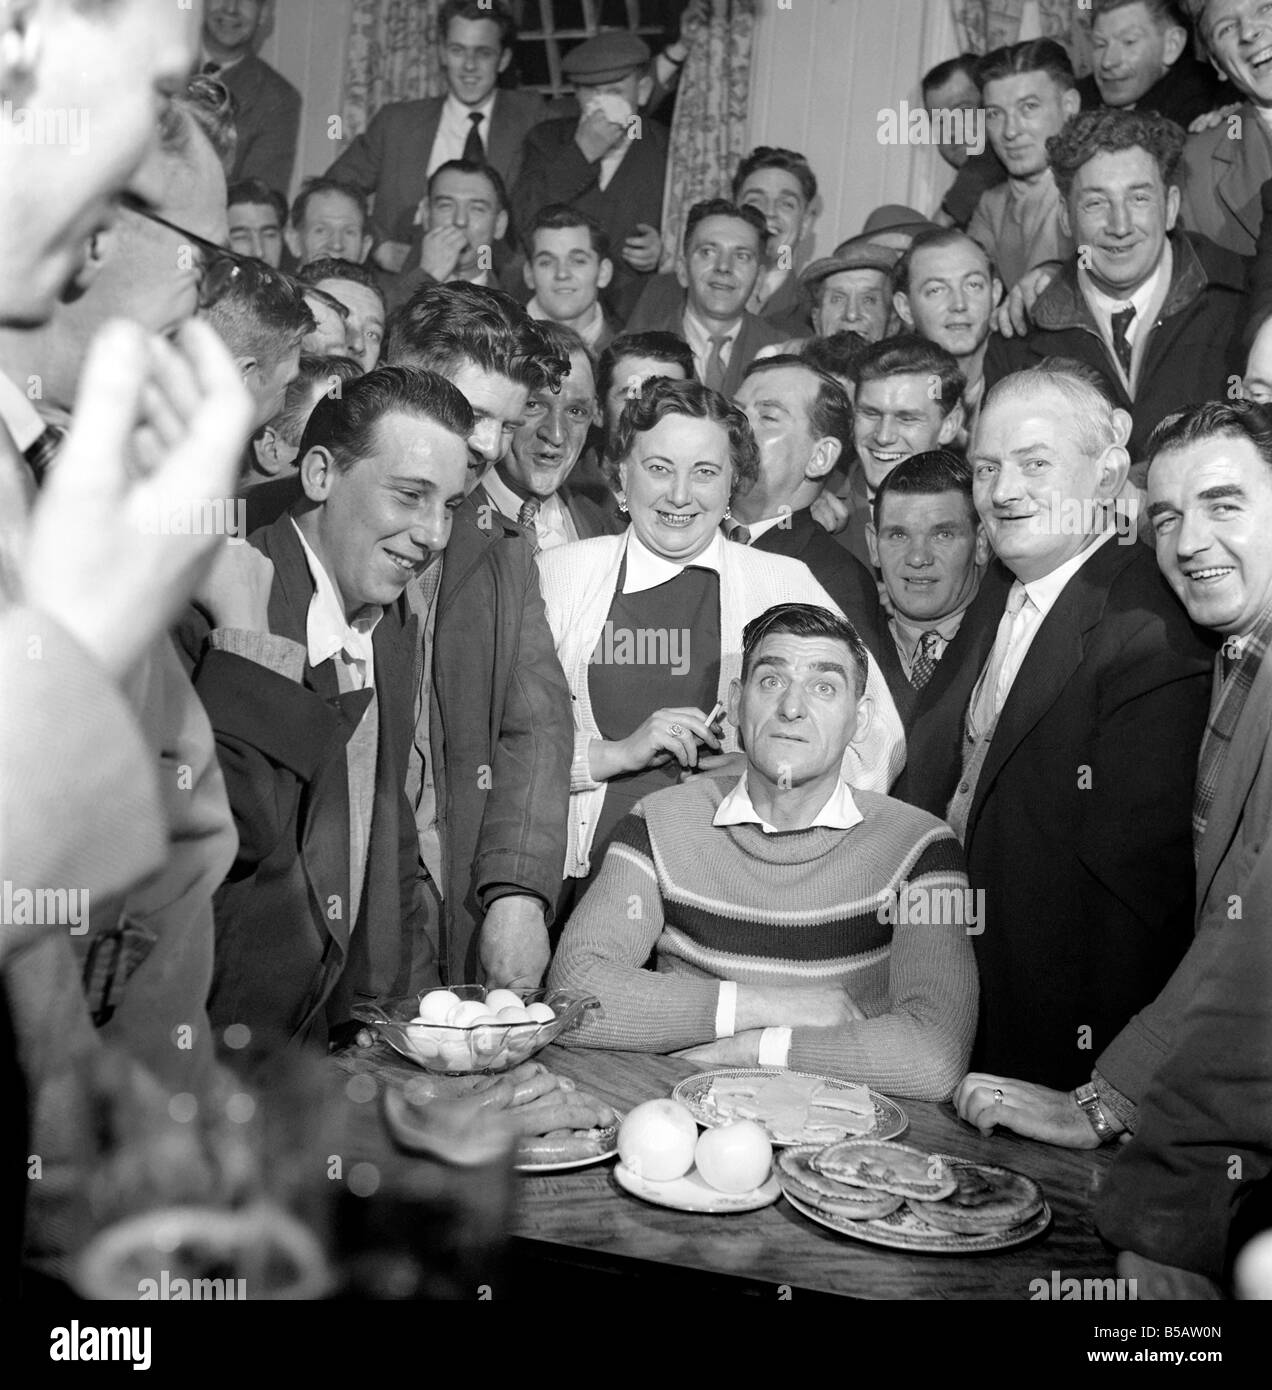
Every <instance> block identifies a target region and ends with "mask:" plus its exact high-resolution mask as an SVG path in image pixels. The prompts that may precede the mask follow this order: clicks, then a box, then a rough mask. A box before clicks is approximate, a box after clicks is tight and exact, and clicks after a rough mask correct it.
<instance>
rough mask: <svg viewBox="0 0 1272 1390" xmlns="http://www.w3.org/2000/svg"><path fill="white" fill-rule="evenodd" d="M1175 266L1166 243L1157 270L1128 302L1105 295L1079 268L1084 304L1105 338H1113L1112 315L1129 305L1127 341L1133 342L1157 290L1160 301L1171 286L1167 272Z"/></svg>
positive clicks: (1168, 243)
mask: <svg viewBox="0 0 1272 1390" xmlns="http://www.w3.org/2000/svg"><path fill="white" fill-rule="evenodd" d="M1173 264H1174V253H1173V252H1172V250H1171V246H1170V242H1169V241H1167V242H1166V243H1165V244H1164V246H1163V247H1162V256H1161V259H1160V260H1159V261H1158V262H1157V269H1156V270H1154V271H1153V273H1152V274H1151V275H1150V276H1149V277H1148V279H1147V280H1145V281H1144V283H1143V284H1142V285H1141V286H1140V287H1139V289H1137V290H1136V291H1135V293H1134V294H1133V295H1131V297H1130V298H1129V299H1117V298H1115V297H1114V296H1113V295H1111V294H1106V293H1105V292H1104V291H1103V290H1102V289H1100V287H1099V286H1098V285H1097V284H1096V283H1095V281H1094V280H1092V279H1091V272H1090V271H1089V270H1085V269H1083V267H1082V266H1079V267H1078V283H1079V285H1081V287H1082V294H1083V296H1084V298H1085V299H1086V302H1087V303H1088V304H1089V305H1090V306H1091V312H1092V313H1093V314H1094V315H1095V316H1096V318H1097V319H1098V320H1099V324H1100V330H1101V332H1103V333H1105V334H1107V335H1108V337H1109V338H1110V340H1111V339H1112V336H1113V315H1114V314H1115V313H1117V312H1118V310H1120V309H1125V308H1126V306H1127V305H1128V304H1133V305H1134V306H1135V317H1134V318H1133V319H1132V320H1131V326H1130V329H1129V330H1128V333H1127V339H1128V341H1130V342H1134V341H1135V339H1136V338H1137V337H1138V336H1139V333H1140V326H1141V325H1142V324H1143V322H1144V320H1145V319H1146V318H1147V317H1148V313H1149V310H1150V309H1151V308H1152V306H1153V303H1154V301H1155V300H1156V299H1157V297H1158V292H1159V290H1160V291H1162V294H1161V298H1162V299H1163V300H1164V299H1165V298H1166V295H1165V286H1166V285H1168V284H1169V283H1170V273H1171V269H1172V266H1173Z"/></svg>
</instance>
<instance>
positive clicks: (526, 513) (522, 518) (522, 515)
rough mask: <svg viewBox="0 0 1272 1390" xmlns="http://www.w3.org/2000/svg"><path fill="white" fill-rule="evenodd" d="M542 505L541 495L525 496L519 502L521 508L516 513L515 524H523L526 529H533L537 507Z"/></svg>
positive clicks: (537, 511) (537, 512)
mask: <svg viewBox="0 0 1272 1390" xmlns="http://www.w3.org/2000/svg"><path fill="white" fill-rule="evenodd" d="M541 506H543V499H542V498H541V497H527V498H526V500H525V501H524V502H523V503H522V504H521V510H520V511H519V512H518V513H517V525H518V526H524V527H525V528H526V529H527V530H529V531H533V530H534V519H535V517H536V516H538V515H539V508H540V507H541Z"/></svg>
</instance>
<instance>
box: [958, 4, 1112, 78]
mask: <svg viewBox="0 0 1272 1390" xmlns="http://www.w3.org/2000/svg"><path fill="white" fill-rule="evenodd" d="M951 3H952V5H953V7H954V21H955V24H956V25H957V27H958V32H959V37H960V38H961V40H962V43H963V49H964V51H965V52H968V53H988V52H989V51H990V49H993V48H999V47H1001V46H1002V45H1003V44H1007V43H1015V42H1016V41H1017V40H1018V38H1019V37H1020V28H1021V21H1022V19H1023V18H1024V15H1025V10H1026V7H1027V4H1028V3H1029V0H951ZM1034 3H1035V7H1036V9H1037V12H1038V14H1037V18H1038V23H1039V27H1040V29H1041V33H1042V37H1043V38H1047V39H1055V40H1056V41H1057V42H1059V43H1062V44H1063V45H1064V46H1065V48H1066V49H1068V51H1069V57H1070V58H1071V59H1072V60H1073V67H1074V70H1075V71H1076V72H1077V74H1078V76H1079V77H1082V76H1084V75H1085V74H1086V73H1088V72H1090V71H1091V29H1090V14H1089V9H1090V5H1089V0H1087V2H1086V3H1084V0H1034Z"/></svg>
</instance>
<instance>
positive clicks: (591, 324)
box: [526, 295, 605, 348]
mask: <svg viewBox="0 0 1272 1390" xmlns="http://www.w3.org/2000/svg"><path fill="white" fill-rule="evenodd" d="M526 313H527V314H529V315H530V317H531V318H532V319H537V320H538V321H539V322H540V323H547V322H551V323H556V322H558V321H559V320H556V319H549V318H548V315H547V314H546V313H544V310H543V305H542V304H540V303H539V296H538V295H535V296H534V298H533V299H532V300H531V301H530V303H529V304H527V305H526ZM563 327H565V328H572V329H574V331H575V332H576V333H577V334H578V335H579V337H580V338H582V339H583V341H584V342H585V343H586V344H587V345H588V347H590V348H594V347H595V346H596V344H597V342H598V341H599V339H600V336H601V334H602V333H603V332H604V330H605V310H604V309H602V308H601V302H600V300H599V299H598V300H594V301H593V303H592V308H591V310H590V311H589V312H588V313H587V314H586V315H584V316H581V317H580V318H577V319H574V320H573V321H572V322H570V323H567V324H564V325H563Z"/></svg>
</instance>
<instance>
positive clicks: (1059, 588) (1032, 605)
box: [968, 528, 1117, 733]
mask: <svg viewBox="0 0 1272 1390" xmlns="http://www.w3.org/2000/svg"><path fill="white" fill-rule="evenodd" d="M1116 535H1117V530H1116V528H1110V529H1109V530H1107V531H1105V532H1104V533H1103V534H1102V535H1100V536H1097V537H1096V539H1095V540H1093V541H1092V542H1091V544H1090V545H1088V546H1087V547H1086V548H1085V549H1084V550H1080V551H1078V553H1077V554H1076V555H1074V556H1072V557H1071V558H1070V559H1068V560H1066V561H1065V562H1064V564H1063V565H1059V566H1057V567H1056V568H1055V569H1053V570H1052V571H1051V573H1050V574H1045V575H1043V577H1042V578H1041V579H1033V580H1031V581H1030V582H1029V583H1028V584H1022V583H1021V582H1020V580H1019V579H1017V580H1016V581H1015V583H1014V584H1013V585H1012V586H1011V589H1010V590H1009V591H1008V595H1007V604H1008V610H1009V611H1007V612H1005V613H1004V614H1003V616H1002V619H1001V621H1000V622H999V624H998V635H997V636H996V637H995V639H994V647H993V650H992V651H991V652H990V655H989V660H988V661H987V662H986V663H985V670H984V671H982V672H981V677H980V680H979V681H978V682H977V686H976V689H975V690H974V691H973V692H972V700H971V704H970V706H969V708H968V723H969V725H973V724H974V726H975V730H976V732H978V733H984V731H985V730H986V729H987V728H988V727H989V725H990V722H991V721H992V719H993V718H995V717H996V716H997V715H998V714H999V713H1000V712H1001V711H1002V708H1003V706H1004V705H1005V704H1006V703H1007V696H1008V695H1009V694H1010V693H1011V687H1012V683H1013V682H1014V681H1015V679H1016V676H1017V674H1018V673H1019V671H1020V668H1021V666H1022V665H1023V664H1024V660H1025V657H1026V656H1028V655H1029V648H1030V647H1031V646H1032V645H1033V640H1034V638H1035V637H1036V636H1037V634H1038V629H1039V628H1040V627H1041V626H1042V622H1043V619H1044V618H1045V617H1046V616H1047V614H1048V613H1050V612H1051V610H1052V609H1053V608H1054V607H1055V606H1056V601H1057V600H1058V599H1059V597H1060V595H1061V593H1062V592H1063V590H1064V587H1065V585H1066V584H1068V582H1069V580H1071V579H1072V578H1073V576H1074V575H1075V574H1077V572H1078V571H1079V570H1080V569H1081V568H1082V566H1083V565H1085V564H1086V562H1087V561H1088V560H1089V559H1090V558H1091V556H1092V555H1094V554H1095V552H1096V551H1097V550H1099V548H1100V547H1101V546H1102V545H1106V544H1107V543H1108V542H1109V541H1111V540H1112V539H1113V538H1114V537H1115V536H1116ZM1022 590H1023V592H1024V595H1025V600H1026V601H1025V603H1024V605H1023V607H1022V608H1021V609H1020V611H1019V613H1017V614H1015V615H1014V618H1013V615H1012V613H1011V612H1010V608H1011V601H1012V597H1013V595H1016V594H1019V593H1020V592H1021V591H1022ZM995 669H996V670H997V677H996V679H995V682H994V687H995V688H994V690H992V691H989V690H985V689H984V688H983V687H984V685H985V682H986V679H987V677H988V675H989V673H990V672H991V671H992V670H995ZM973 716H974V718H973Z"/></svg>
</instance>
